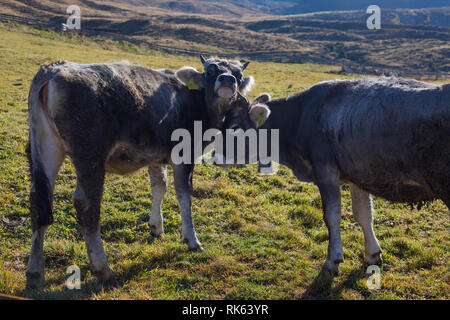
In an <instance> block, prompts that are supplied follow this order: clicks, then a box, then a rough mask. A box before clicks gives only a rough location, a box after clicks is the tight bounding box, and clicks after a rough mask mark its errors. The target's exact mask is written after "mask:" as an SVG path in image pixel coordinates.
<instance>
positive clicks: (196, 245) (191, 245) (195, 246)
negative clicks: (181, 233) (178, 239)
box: [184, 239, 204, 252]
mask: <svg viewBox="0 0 450 320" xmlns="http://www.w3.org/2000/svg"><path fill="white" fill-rule="evenodd" d="M184 242H186V243H187V245H188V249H189V251H195V252H201V251H203V250H204V249H203V247H202V244H201V243H200V242H198V240H196V241H191V242H189V240H187V239H184Z"/></svg>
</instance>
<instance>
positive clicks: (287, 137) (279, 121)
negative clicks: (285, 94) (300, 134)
mask: <svg viewBox="0 0 450 320" xmlns="http://www.w3.org/2000/svg"><path fill="white" fill-rule="evenodd" d="M301 100H302V97H301V96H300V95H298V96H294V97H289V98H284V99H278V100H272V101H270V102H268V103H267V106H268V107H269V109H270V116H269V118H268V119H267V121H266V122H265V123H264V125H263V126H262V127H261V129H278V130H279V133H280V140H279V142H280V152H284V151H286V150H285V148H289V147H290V146H291V145H292V143H293V138H294V136H295V134H296V133H297V131H298V126H299V121H300V116H301V112H302V108H301Z"/></svg>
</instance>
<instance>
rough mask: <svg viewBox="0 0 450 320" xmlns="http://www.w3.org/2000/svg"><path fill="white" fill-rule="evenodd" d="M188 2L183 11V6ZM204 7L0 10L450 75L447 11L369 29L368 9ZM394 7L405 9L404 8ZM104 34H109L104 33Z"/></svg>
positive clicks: (195, 47) (122, 31)
mask: <svg viewBox="0 0 450 320" xmlns="http://www.w3.org/2000/svg"><path fill="white" fill-rule="evenodd" d="M316 2H317V5H320V4H321V3H325V2H323V1H322V2H321V1H316ZM316 2H311V1H308V2H304V3H316ZM432 2H433V1H429V4H431V3H432ZM183 3H184V4H186V6H185V7H180V6H181V5H182V4H183ZM202 3H203V2H202V1H200V0H199V1H194V0H192V1H187V2H186V1H176V2H171V1H146V0H118V1H102V2H100V1H94V0H83V1H81V0H76V1H74V0H60V1H56V0H42V1H36V0H27V1H25V0H5V1H3V2H2V4H1V5H0V8H1V12H2V13H6V14H9V15H12V16H14V17H22V18H23V19H25V20H24V21H25V22H26V23H34V22H35V23H36V24H37V25H44V26H46V27H51V28H56V29H61V24H62V23H64V22H65V21H66V19H67V15H66V14H65V9H66V8H67V6H69V5H71V4H77V5H79V6H80V7H81V9H82V17H83V19H82V31H83V32H85V33H87V34H94V35H102V36H107V37H111V38H114V39H117V40H125V41H131V42H133V43H135V44H139V45H144V46H147V47H149V48H152V49H156V50H160V51H165V52H170V53H184V54H188V55H198V54H199V53H205V54H219V55H222V56H226V57H229V56H238V57H241V58H245V59H251V60H260V61H279V62H293V63H295V62H297V63H298V62H317V63H328V64H337V65H340V66H342V72H353V73H360V74H397V75H403V76H428V77H431V76H442V77H447V76H449V74H450V59H449V57H450V44H449V39H450V26H448V23H449V22H448V21H449V19H448V17H450V7H446V8H439V9H417V10H412V9H408V10H403V9H396V10H391V11H386V12H385V14H383V15H382V17H383V20H382V23H383V25H382V29H381V30H368V29H367V27H366V22H365V20H366V19H367V17H368V15H367V14H366V13H365V11H340V12H322V13H320V12H319V13H312V14H301V15H289V16H286V17H285V16H275V15H273V14H272V15H262V13H263V12H265V11H264V10H265V9H264V6H268V7H271V8H276V7H277V6H279V7H282V6H285V5H288V4H289V3H291V4H292V3H294V2H293V1H262V2H261V1H256V2H255V1H250V0H244V1H239V3H238V2H237V1H221V2H220V6H217V5H216V3H215V2H214V1H208V4H206V3H205V5H204V6H202ZM295 3H297V2H295ZM396 3H398V6H400V3H404V2H402V1H399V2H396ZM411 3H415V4H417V5H419V4H423V2H420V1H417V2H411ZM149 4H150V5H153V7H149V6H148V5H149ZM187 4H190V5H189V6H188V5H187ZM238 4H239V7H236V6H237V5H238ZM435 4H436V5H438V4H439V3H438V2H436V3H435ZM212 7H214V8H215V9H213V8H212ZM183 8H184V9H183ZM196 8H202V9H201V10H203V11H201V12H200V11H198V10H200V9H196ZM236 8H238V9H239V10H238V11H236V10H237V9H236ZM317 8H318V7H317ZM345 8H347V7H345ZM348 8H354V7H352V6H348ZM181 12H199V13H208V15H205V14H186V13H181ZM292 12H300V11H292ZM272 13H274V12H272ZM224 16H227V17H224ZM229 17H233V18H229ZM0 18H2V17H0ZM5 19H6V18H5ZM5 19H4V20H5ZM33 19H35V20H33ZM421 24H426V26H423V25H421ZM435 25H442V26H441V27H439V26H435ZM105 30H106V31H110V32H108V33H106V34H105V33H103V32H100V31H105Z"/></svg>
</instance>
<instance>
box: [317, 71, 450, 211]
mask: <svg viewBox="0 0 450 320" xmlns="http://www.w3.org/2000/svg"><path fill="white" fill-rule="evenodd" d="M449 101H450V90H449V86H448V85H445V86H437V85H432V84H426V83H423V82H419V81H414V80H405V79H395V78H381V79H361V80H353V81H342V82H336V83H335V84H334V85H331V86H330V90H329V98H328V99H327V101H326V103H324V105H323V106H322V110H321V111H320V112H321V117H320V122H321V127H322V128H323V130H324V134H326V135H327V138H328V139H329V141H330V144H331V146H332V148H333V150H334V152H335V155H336V160H337V161H338V165H339V167H340V170H341V174H342V178H343V180H345V181H349V182H353V183H356V184H358V185H359V186H361V187H362V188H363V189H365V190H367V191H369V192H371V193H373V194H375V195H379V196H382V197H384V198H387V199H389V200H392V201H406V202H417V201H427V200H431V199H433V198H436V197H437V195H436V192H437V191H438V189H439V188H442V184H443V181H448V180H449V179H450V167H449V163H450V153H449V152H450V105H449ZM442 177H444V179H442ZM445 179H447V180H445Z"/></svg>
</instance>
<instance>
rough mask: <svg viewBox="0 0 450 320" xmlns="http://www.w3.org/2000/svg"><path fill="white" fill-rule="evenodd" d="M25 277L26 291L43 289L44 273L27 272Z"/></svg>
mask: <svg viewBox="0 0 450 320" xmlns="http://www.w3.org/2000/svg"><path fill="white" fill-rule="evenodd" d="M26 276H27V284H26V288H27V289H28V290H41V289H42V288H43V287H44V273H41V272H36V271H27V273H26Z"/></svg>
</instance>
